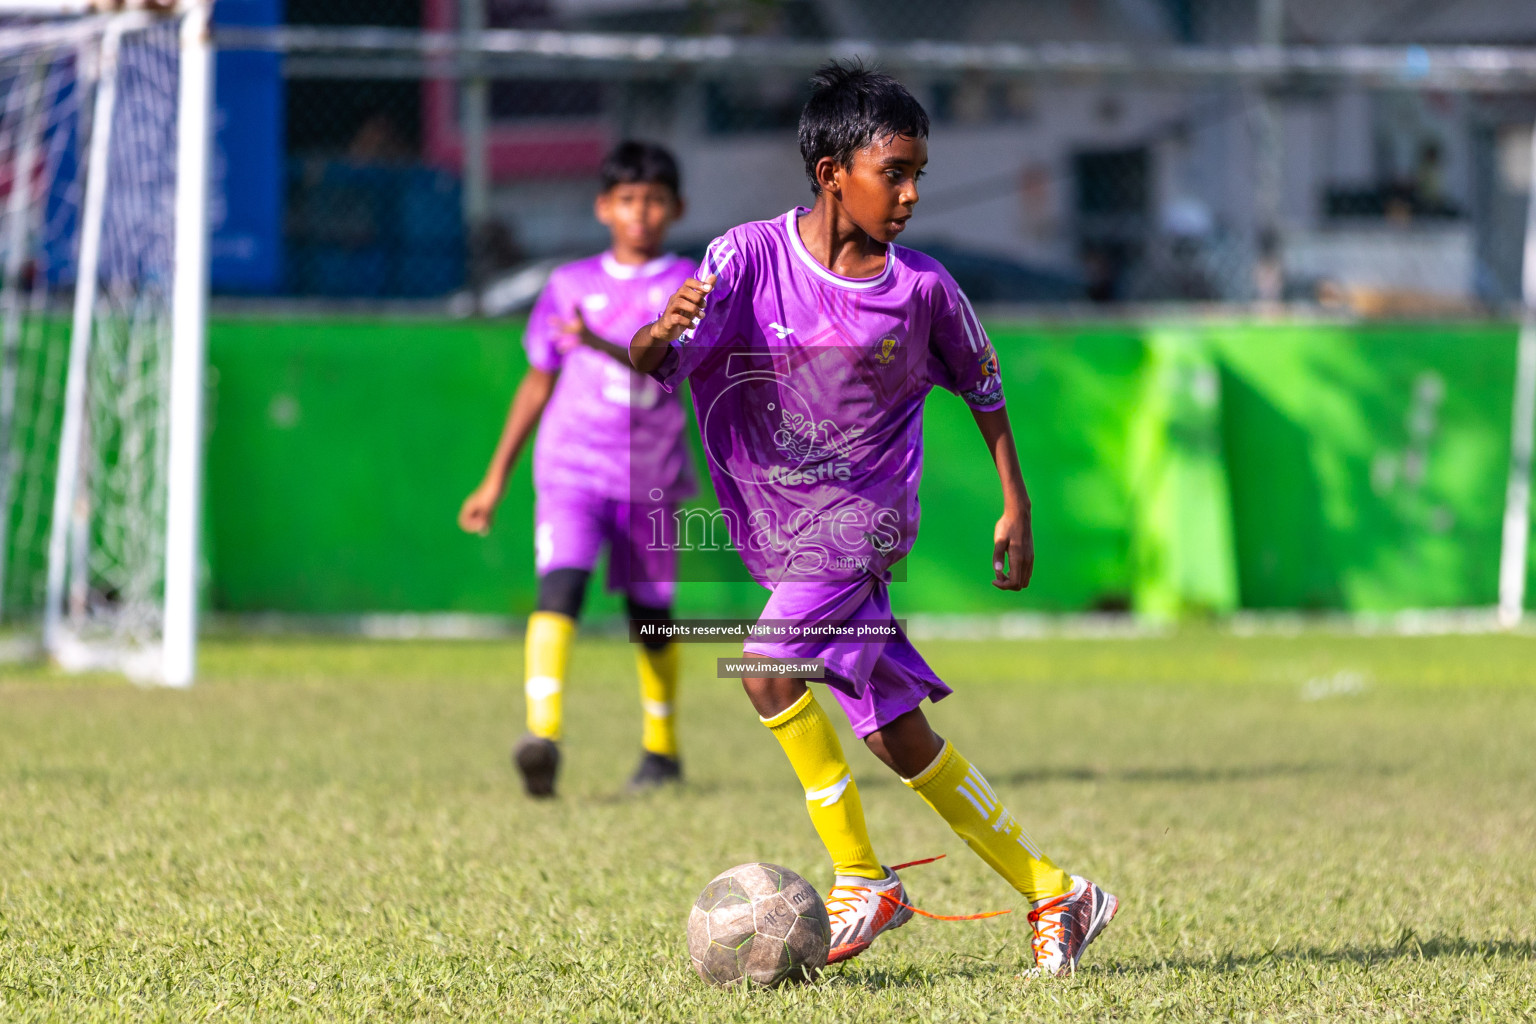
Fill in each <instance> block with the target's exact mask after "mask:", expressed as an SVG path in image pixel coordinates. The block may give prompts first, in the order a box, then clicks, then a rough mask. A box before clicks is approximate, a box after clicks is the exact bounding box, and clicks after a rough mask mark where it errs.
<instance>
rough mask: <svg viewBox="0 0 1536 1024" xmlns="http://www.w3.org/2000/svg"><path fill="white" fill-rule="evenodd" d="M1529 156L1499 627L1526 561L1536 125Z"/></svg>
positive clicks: (1535, 352)
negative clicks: (1529, 165)
mask: <svg viewBox="0 0 1536 1024" xmlns="http://www.w3.org/2000/svg"><path fill="white" fill-rule="evenodd" d="M1530 160H1531V167H1530V175H1531V177H1530V181H1529V183H1528V188H1529V193H1530V194H1529V197H1528V199H1527V202H1526V216H1525V248H1524V253H1525V255H1524V262H1523V265H1522V267H1521V275H1520V281H1521V287H1520V291H1521V307H1520V339H1519V341H1518V342H1517V354H1516V356H1515V394H1514V413H1513V416H1512V420H1513V423H1512V425H1511V431H1510V454H1509V485H1508V488H1507V490H1506V493H1505V498H1504V532H1503V544H1502V548H1501V550H1500V552H1499V623H1500V624H1501V625H1503V626H1504V627H1505V628H1511V627H1514V626H1517V625H1519V624H1520V621H1521V620H1522V619H1523V618H1524V617H1525V578H1526V573H1527V571H1528V565H1529V560H1530V555H1529V551H1530V539H1531V461H1532V460H1531V455H1532V442H1533V437H1532V434H1533V431H1536V126H1532V130H1531V152H1530Z"/></svg>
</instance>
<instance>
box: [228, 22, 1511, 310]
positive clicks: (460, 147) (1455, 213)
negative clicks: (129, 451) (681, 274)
mask: <svg viewBox="0 0 1536 1024" xmlns="http://www.w3.org/2000/svg"><path fill="white" fill-rule="evenodd" d="M244 2H245V3H246V5H247V6H253V5H259V4H260V2H261V0H244ZM1444 6H1445V5H1435V4H1426V3H1423V2H1406V0H1404V2H1394V3H1374V4H1363V3H1347V2H1345V3H1340V4H1335V5H1332V7H1330V6H1329V5H1326V4H1321V3H1317V2H1312V0H1290V2H1289V3H1288V4H1287V5H1285V6H1284V7H1283V8H1282V7H1280V5H1279V4H1278V3H1276V2H1275V0H1255V2H1248V0H1223V2H1215V0H1213V2H1208V3H1207V2H1201V0H1144V2H1142V0H1117V2H1108V0H1105V2H1097V3H1095V2H1067V0H1062V2H1047V0H1042V2H1039V3H999V2H994V0H931V2H919V0H896V2H875V0H841V2H819V3H812V2H805V0H800V2H794V0H789V2H772V0H738V2H716V3H708V2H684V0H482V2H480V3H478V4H471V3H468V2H466V0H367V2H366V3H365V2H363V0H290V2H289V3H288V5H287V11H286V23H285V25H284V26H278V25H275V24H274V23H275V21H276V18H275V17H272V18H269V19H267V20H265V21H263V20H262V19H261V18H259V17H251V18H246V19H244V20H243V21H242V20H241V19H239V18H238V17H233V18H231V17H230V16H227V15H226V16H225V24H224V25H222V26H221V28H220V31H219V44H220V47H221V50H223V51H224V53H223V57H222V58H221V59H222V60H223V61H225V62H226V64H224V65H221V69H220V73H221V75H222V76H223V79H222V81H221V95H222V94H223V92H222V91H229V92H230V93H231V94H234V93H236V92H239V91H240V90H246V91H247V92H249V93H255V92H260V93H261V94H262V95H263V96H264V97H265V100H264V101H263V102H265V103H268V104H270V105H272V106H273V108H274V111H275V117H274V118H272V119H270V123H269V121H261V119H260V118H258V119H257V121H260V122H261V123H262V124H265V125H267V128H265V129H264V130H266V131H267V132H268V134H269V136H270V139H271V142H272V147H273V148H274V149H275V155H274V156H272V157H270V158H268V160H267V162H268V163H269V164H270V165H271V167H270V169H269V171H268V172H267V174H268V177H269V178H270V177H273V176H275V177H276V179H277V181H275V182H270V183H266V184H263V183H262V182H255V183H254V184H253V183H252V179H253V178H254V176H255V174H256V172H255V170H254V169H253V168H252V167H251V166H250V165H249V164H250V162H241V161H239V160H237V159H234V158H230V157H226V160H225V165H224V173H225V174H226V176H227V177H228V178H229V180H230V183H231V187H229V188H226V189H225V193H226V195H227V196H229V197H230V198H229V199H228V200H227V210H226V211H225V212H226V213H227V214H228V216H229V217H230V218H232V219H234V220H239V218H240V217H241V216H242V215H249V213H250V211H251V210H252V209H254V208H255V207H259V206H260V205H261V204H260V203H254V204H251V203H242V201H241V200H240V199H239V196H240V195H242V194H245V193H246V192H251V193H252V194H254V193H255V192H260V191H261V189H262V188H266V189H267V190H268V193H270V194H271V195H272V197H273V198H272V202H271V203H270V204H269V205H271V206H272V207H273V216H271V217H270V218H268V219H267V221H266V222H265V223H263V224H260V225H257V226H256V227H252V226H251V224H250V223H248V224H247V225H246V227H245V228H242V230H246V231H247V233H250V232H255V231H258V230H259V231H265V232H266V233H267V234H268V235H269V236H270V244H260V242H259V240H257V241H251V240H250V239H247V241H246V243H245V244H244V249H243V250H242V249H241V246H240V245H238V244H235V243H230V244H229V245H227V246H226V247H225V248H224V249H222V250H221V248H220V246H219V242H218V239H219V232H220V231H221V225H220V223H219V222H218V218H217V217H216V218H215V219H216V223H215V255H216V258H217V257H218V255H219V254H220V252H221V251H222V252H225V253H226V257H227V262H226V265H225V268H226V271H228V272H226V273H224V274H221V272H220V264H219V263H218V262H217V259H216V263H215V273H214V285H215V289H216V290H217V291H221V292H225V293H230V292H243V293H254V294H258V295H268V296H278V297H286V298H322V299H341V300H348V299H369V300H378V299H400V300H423V301H431V302H434V303H436V302H443V301H447V302H449V303H450V304H451V305H452V308H454V309H457V310H460V311H463V310H473V309H480V310H482V311H486V312H492V313H497V312H503V311H507V310H510V309H514V308H517V307H518V305H519V304H521V303H526V302H528V301H531V298H532V295H533V293H534V292H535V291H536V290H537V286H538V283H539V282H540V281H541V280H542V278H541V274H542V273H543V271H544V270H545V269H546V268H547V267H548V266H549V264H550V263H551V262H552V261H557V260H560V259H564V258H569V257H574V256H578V255H584V254H589V253H591V252H592V251H594V250H596V249H599V248H601V247H603V246H604V245H605V244H606V235H605V233H604V230H603V229H602V228H601V227H600V226H599V225H598V224H597V223H596V222H595V221H594V220H593V217H592V212H591V203H592V199H593V196H594V193H595V191H596V187H597V178H596V169H597V165H598V162H599V160H600V159H601V157H602V155H603V153H604V152H605V151H606V150H607V149H608V148H609V147H610V146H611V145H612V144H613V143H614V142H616V141H617V140H619V139H621V138H625V137H642V138H647V139H651V140H655V141H659V142H662V143H664V144H666V145H668V146H669V147H671V148H672V149H673V150H674V151H675V152H676V154H677V155H678V158H679V160H680V162H681V164H682V167H683V170H684V187H685V192H686V198H687V201H688V212H687V215H686V216H685V217H684V219H683V220H682V221H681V222H680V223H679V224H678V225H677V226H676V228H675V230H674V234H673V241H674V243H675V247H676V248H678V249H679V250H680V251H684V252H697V251H701V250H702V248H703V246H704V245H705V244H706V243H707V242H708V241H709V239H710V238H712V237H713V236H714V235H716V234H717V233H719V232H721V231H723V230H724V229H726V228H728V227H730V226H731V225H733V224H736V223H739V222H741V221H744V220H749V219H759V218H766V217H772V216H775V215H777V214H779V213H782V212H783V211H784V210H785V209H787V208H788V207H790V206H792V205H794V204H796V203H808V202H809V196H810V193H809V189H808V187H807V185H806V183H805V180H804V173H803V170H802V167H801V164H800V157H799V153H798V150H797V146H796V141H795V137H794V126H795V122H796V118H797V115H798V111H799V108H800V105H801V104H802V102H803V101H804V99H805V96H806V95H807V91H808V85H807V81H806V80H807V76H808V73H809V71H810V70H811V69H812V68H814V66H815V64H816V63H818V62H819V61H821V60H823V59H826V58H829V57H834V56H837V57H864V58H866V59H868V60H870V61H871V62H873V63H877V64H880V65H882V66H884V67H886V68H887V69H889V70H891V71H892V72H893V73H895V74H897V75H898V76H899V77H901V78H902V79H903V81H904V82H906V83H907V85H908V86H909V87H910V88H911V89H912V90H913V92H914V93H915V94H916V95H917V96H918V97H919V99H920V100H922V102H923V103H924V105H925V106H926V107H927V109H928V110H929V113H930V114H931V116H932V119H933V136H932V140H931V145H930V159H931V163H930V166H929V173H928V176H927V178H926V179H925V182H924V186H925V187H924V189H923V192H922V201H921V203H920V204H919V206H918V208H917V216H916V217H915V218H914V220H913V222H912V225H911V227H910V228H909V230H908V232H907V233H906V235H905V237H904V239H903V241H904V243H905V244H909V245H912V246H914V247H917V248H921V249H924V250H926V251H929V252H930V253H932V254H933V255H935V256H937V257H938V258H940V259H941V260H943V261H944V262H945V264H946V265H947V266H948V267H949V268H950V270H951V272H953V273H954V274H955V276H956V277H957V278H958V279H959V280H960V281H961V284H962V285H963V286H964V287H965V288H966V289H967V291H968V292H969V294H970V295H971V296H972V298H973V299H974V301H976V302H977V303H985V304H1030V305H1040V306H1044V307H1051V308H1055V307H1065V308H1070V309H1073V310H1084V309H1087V310H1092V309H1094V308H1096V307H1107V308H1115V307H1123V306H1125V305H1127V304H1143V303H1164V302H1177V303H1198V304H1204V303H1254V302H1270V303H1273V302H1282V301H1283V302H1294V303H1307V304H1316V305H1318V306H1321V307H1324V308H1329V309H1339V310H1344V311H1348V312H1353V313H1360V314H1365V315H1410V316H1412V315H1444V314H1452V313H1456V312H1459V311H1472V310H1479V309H1488V308H1494V307H1499V306H1502V305H1504V304H1507V303H1511V302H1514V301H1517V300H1518V298H1519V282H1520V265H1521V251H1522V245H1523V241H1524V233H1525V206H1526V198H1527V194H1528V192H1529V189H1530V180H1531V130H1530V126H1531V125H1532V123H1533V122H1536V58H1533V56H1532V54H1533V53H1536V51H1532V50H1530V49H1525V50H1521V49H1501V50H1494V49H1482V48H1474V44H1480V43H1484V42H1488V41H1490V40H1502V41H1505V42H1507V41H1509V40H1519V39H1529V40H1536V12H1528V11H1524V10H1520V9H1516V8H1513V7H1512V6H1511V5H1507V4H1497V3H1491V2H1489V3H1477V2H1475V0H1467V2H1465V3H1463V4H1461V5H1459V6H1460V7H1463V8H1473V10H1463V11H1462V12H1461V17H1460V19H1459V20H1453V19H1449V18H1448V17H1447V15H1446V13H1445V12H1444V11H1443V10H1441V8H1442V7H1444ZM1389 8H1390V10H1389ZM1485 8H1486V9H1485ZM239 9H240V4H239V2H236V3H235V5H234V7H233V8H230V9H229V10H233V11H235V12H237V13H238V11H239ZM1394 11H1395V12H1396V15H1395V16H1394V14H1393V12H1394ZM1277 12H1278V17H1277ZM1415 12H1417V13H1415ZM466 16H467V17H468V19H469V20H468V21H465V18H466ZM1266 18H1268V19H1270V21H1269V27H1268V28H1266ZM477 24H478V25H479V26H481V27H482V28H483V30H482V29H477V28H476V25H477ZM466 29H468V30H467V31H466ZM1266 33H1267V34H1266ZM1276 38H1279V39H1283V40H1284V41H1285V42H1286V43H1287V44H1288V45H1287V47H1286V48H1285V49H1284V50H1280V49H1278V48H1276V47H1273V46H1266V45H1264V43H1265V41H1266V40H1268V41H1269V42H1274V41H1275V40H1276ZM849 39H857V40H863V41H864V42H862V43H860V44H857V45H854V44H849V43H846V42H841V41H842V40H849ZM1420 44H1423V45H1420ZM242 62H243V63H242ZM242 123H255V122H241V121H238V120H236V119H232V118H230V117H226V118H225V120H224V123H223V125H222V127H221V132H222V134H221V139H236V140H237V141H238V137H239V136H240V135H241V131H240V125H241V124H242ZM274 125H275V127H274ZM258 134H259V133H258ZM256 162H260V161H256ZM237 178H243V179H244V184H239V187H234V186H235V185H236V184H238V183H237V182H236V181H235V179H237ZM253 190H254V191H253ZM247 220H248V221H250V220H251V218H250V217H249V216H247ZM224 230H225V231H226V233H232V232H230V231H229V229H227V228H226V229H224ZM233 233H238V232H233ZM240 251H247V252H257V251H260V252H263V253H267V254H268V259H269V263H270V266H268V267H266V269H265V272H264V275H263V274H257V275H246V276H245V277H241V276H240V274H239V273H238V272H235V268H234V264H235V263H236V262H238V259H237V258H236V257H238V253H239V252H240ZM231 253H233V254H234V256H233V257H231V256H229V254H231ZM253 282H254V283H253Z"/></svg>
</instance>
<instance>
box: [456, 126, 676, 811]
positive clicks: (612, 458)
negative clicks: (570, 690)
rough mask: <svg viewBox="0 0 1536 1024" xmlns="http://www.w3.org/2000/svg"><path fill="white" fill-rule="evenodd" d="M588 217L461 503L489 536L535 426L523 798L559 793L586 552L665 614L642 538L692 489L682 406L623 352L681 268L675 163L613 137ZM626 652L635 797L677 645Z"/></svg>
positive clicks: (667, 554) (671, 572) (618, 585)
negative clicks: (587, 235) (637, 734)
mask: <svg viewBox="0 0 1536 1024" xmlns="http://www.w3.org/2000/svg"><path fill="white" fill-rule="evenodd" d="M595 210H596V214H597V219H598V220H599V221H601V222H602V223H603V224H604V225H605V226H606V227H607V228H608V230H609V232H610V234H611V235H612V238H613V244H612V246H611V247H610V248H609V249H608V251H606V252H603V253H601V254H599V255H597V256H593V257H590V258H589V259H584V260H578V261H576V262H575V263H567V264H566V265H564V266H562V267H558V268H556V269H555V271H554V273H553V274H551V275H550V278H549V283H548V284H547V285H545V287H544V291H543V293H542V294H541V295H540V296H539V299H538V301H537V302H536V303H535V304H534V307H533V312H532V313H531V314H530V315H529V318H528V329H527V331H526V333H525V334H524V335H523V345H524V347H525V348H526V349H527V352H528V372H527V374H526V375H525V376H524V377H523V380H522V382H521V383H520V384H519V385H518V387H517V393H516V395H515V396H514V397H513V399H512V408H511V410H510V411H509V412H508V414H507V421H506V425H505V426H504V427H503V429H502V432H501V440H500V443H498V444H497V446H496V453H495V454H494V455H493V456H492V457H491V464H490V468H489V469H487V470H486V474H485V479H484V480H483V481H482V482H481V484H480V485H479V486H478V487H476V488H475V490H474V492H473V493H472V494H470V496H469V497H468V498H467V499H465V501H464V505H463V508H462V509H460V511H459V525H460V526H461V527H463V528H464V529H465V530H467V531H469V532H470V533H478V534H482V535H483V534H485V533H488V532H489V531H490V528H491V521H492V518H493V517H494V516H495V513H496V506H497V505H498V504H499V503H500V501H501V498H502V495H503V493H504V492H505V490H506V484H507V477H508V476H509V475H510V474H511V472H512V467H513V466H514V465H515V464H516V462H517V457H518V455H519V453H521V452H522V450H523V446H524V445H525V444H526V443H527V441H528V437H529V435H530V434H532V433H533V430H534V428H535V426H538V427H540V430H539V436H538V440H537V442H536V443H535V444H534V451H533V479H534V490H535V491H536V494H537V496H536V499H535V502H534V514H533V518H534V549H535V550H534V564H535V566H536V568H537V570H538V574H539V592H538V607H537V610H535V611H534V613H533V614H532V615H530V616H529V617H528V634H527V641H526V655H525V657H526V664H525V675H524V684H523V685H524V695H525V698H526V706H527V721H528V731H527V733H526V734H525V735H524V736H523V737H522V738H521V739H519V740H518V741H517V744H516V746H515V747H514V748H513V751H512V760H513V762H514V764H516V766H517V768H518V771H519V772H521V774H522V777H523V784H524V788H525V789H526V790H527V791H528V794H529V795H530V796H534V797H550V796H553V795H554V792H555V776H556V773H557V771H558V769H559V766H560V746H559V743H560V731H561V693H562V691H563V689H564V687H565V672H566V662H567V659H568V656H569V652H570V646H571V641H572V638H573V637H574V635H575V631H576V621H577V618H578V617H579V616H580V614H581V606H582V602H583V600H584V598H585V596H586V590H587V580H588V577H590V576H591V573H592V569H593V566H594V565H595V564H596V562H597V558H598V555H599V554H600V552H601V551H602V549H603V548H604V547H606V548H607V549H608V588H609V589H610V590H614V591H623V593H624V596H625V601H626V604H627V606H628V612H629V616H630V618H632V619H653V620H666V619H668V618H670V617H671V605H672V596H673V589H674V584H673V580H674V578H675V563H674V557H675V555H674V552H673V551H672V550H670V548H669V547H659V546H657V545H655V544H654V543H652V538H651V531H652V529H653V524H654V523H656V522H661V523H664V524H670V523H671V522H672V514H673V511H674V510H675V508H676V506H677V503H678V502H679V501H681V500H683V499H685V498H687V497H689V496H690V495H692V494H693V493H694V489H695V483H694V478H693V468H692V464H691V462H690V461H689V457H688V452H687V448H686V446H685V443H684V436H683V435H684V430H685V429H686V427H685V423H684V419H685V416H684V413H683V408H682V405H681V404H680V403H679V402H678V400H677V398H676V397H675V396H674V395H672V394H670V393H668V392H665V391H663V390H662V389H661V388H659V387H658V386H657V385H656V383H655V382H654V381H652V380H650V379H649V378H647V377H644V376H641V375H640V374H637V373H636V372H635V371H634V370H633V369H631V367H630V365H629V355H628V352H627V350H626V347H625V343H626V342H627V339H628V338H629V336H630V335H631V334H633V333H634V330H635V325H636V324H642V323H645V322H647V321H648V320H650V319H651V318H652V317H653V316H655V314H656V310H658V309H660V308H662V307H663V306H664V305H665V304H666V302H667V298H668V297H669V296H670V295H671V294H672V293H673V292H674V291H675V290H676V289H677V287H678V285H679V284H680V283H681V282H683V281H685V280H687V279H688V276H689V274H690V272H691V270H692V267H693V264H692V263H691V262H690V261H688V260H685V259H683V258H682V257H680V256H673V255H670V254H667V253H665V252H664V251H663V250H662V246H663V244H664V242H665V239H666V235H667V229H668V228H669V227H670V226H671V225H672V223H673V222H674V221H675V220H677V218H678V217H679V216H681V215H682V212H683V201H682V198H681V194H680V191H679V181H678V172H677V163H676V161H674V160H673V158H672V156H671V154H670V153H668V152H667V151H666V150H665V149H662V148H661V147H660V146H655V145H650V144H647V143H642V142H624V143H621V144H620V145H619V146H618V147H617V148H616V149H615V150H614V151H613V152H612V153H610V154H609V155H608V157H607V158H606V159H605V160H604V161H603V165H602V191H601V193H600V194H599V195H598V197H597V202H596V205H595ZM637 660H638V668H639V673H640V707H641V712H642V720H643V724H642V729H641V747H642V754H641V760H640V766H639V768H638V769H636V771H635V774H634V776H633V777H632V778H631V779H630V788H631V789H632V790H638V789H646V788H649V787H652V786H658V785H663V784H666V783H670V782H676V781H679V780H680V779H681V778H682V765H681V762H680V761H679V759H678V750H677V733H676V728H675V724H674V722H675V719H674V714H675V711H674V705H675V701H676V693H677V672H678V665H677V650H676V647H675V646H674V645H672V644H670V643H668V642H667V641H665V640H661V641H655V642H648V643H646V644H643V645H642V646H641V647H639V648H638V649H637Z"/></svg>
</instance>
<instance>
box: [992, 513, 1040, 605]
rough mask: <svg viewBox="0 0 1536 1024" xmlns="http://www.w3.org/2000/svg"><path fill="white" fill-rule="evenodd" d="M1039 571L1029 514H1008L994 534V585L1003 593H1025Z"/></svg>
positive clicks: (1000, 520)
mask: <svg viewBox="0 0 1536 1024" xmlns="http://www.w3.org/2000/svg"><path fill="white" fill-rule="evenodd" d="M1034 571H1035V538H1034V536H1033V535H1032V533H1031V531H1030V522H1029V513H1027V512H1024V513H1019V512H1012V511H1005V512H1004V513H1003V517H1002V518H1001V519H999V520H998V521H997V529H996V530H994V531H992V585H993V586H994V587H996V588H997V589H999V590H1023V589H1024V588H1025V587H1027V586H1029V577H1030V576H1031V574H1033V573H1034Z"/></svg>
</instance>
